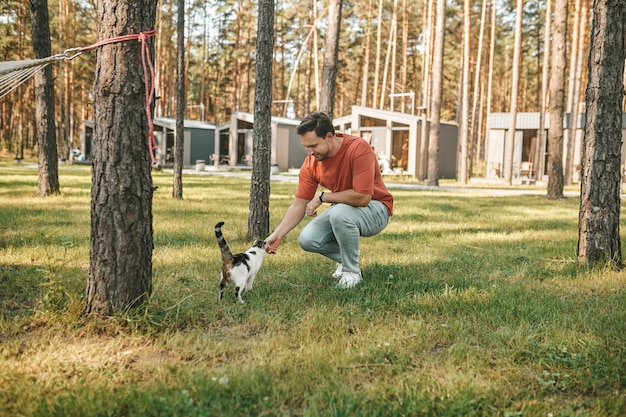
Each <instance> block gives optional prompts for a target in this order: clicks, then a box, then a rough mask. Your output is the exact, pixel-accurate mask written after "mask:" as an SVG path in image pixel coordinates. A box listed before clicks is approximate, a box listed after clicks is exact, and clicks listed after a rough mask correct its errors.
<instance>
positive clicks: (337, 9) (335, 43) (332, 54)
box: [319, 0, 342, 120]
mask: <svg viewBox="0 0 626 417" xmlns="http://www.w3.org/2000/svg"><path fill="white" fill-rule="evenodd" d="M341 6H342V0H331V2H330V5H329V6H328V27H327V28H326V45H325V47H324V63H323V65H322V91H321V93H320V107H319V108H320V111H322V112H324V113H326V114H327V115H328V117H330V120H333V108H334V99H335V84H336V80H337V56H338V54H339V34H340V31H341V30H340V28H341Z"/></svg>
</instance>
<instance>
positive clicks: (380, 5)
mask: <svg viewBox="0 0 626 417" xmlns="http://www.w3.org/2000/svg"><path fill="white" fill-rule="evenodd" d="M382 20H383V0H378V27H377V29H376V64H375V65H374V91H373V93H372V96H373V97H374V101H373V103H372V107H373V108H375V109H376V108H378V101H377V97H378V81H379V74H380V49H381V47H382V39H381V36H382V30H383V23H382Z"/></svg>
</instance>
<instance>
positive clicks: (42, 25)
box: [22, 0, 60, 196]
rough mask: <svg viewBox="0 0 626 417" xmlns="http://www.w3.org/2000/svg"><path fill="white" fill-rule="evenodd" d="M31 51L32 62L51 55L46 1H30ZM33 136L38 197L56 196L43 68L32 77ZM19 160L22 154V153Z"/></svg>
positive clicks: (49, 84)
mask: <svg viewBox="0 0 626 417" xmlns="http://www.w3.org/2000/svg"><path fill="white" fill-rule="evenodd" d="M30 7H31V19H32V35H33V48H34V50H35V58H37V59H41V58H47V57H49V56H50V55H51V49H52V48H51V45H50V23H49V17H48V0H31V2H30ZM35 106H36V117H35V120H36V129H35V132H36V135H37V145H38V148H39V163H38V171H39V187H38V195H40V196H46V195H50V194H57V193H59V192H60V186H59V169H58V166H59V157H58V154H57V141H56V127H55V123H54V81H53V79H52V67H51V66H50V65H47V66H46V67H45V68H43V69H42V70H40V71H38V72H37V73H36V74H35ZM22 157H23V152H22Z"/></svg>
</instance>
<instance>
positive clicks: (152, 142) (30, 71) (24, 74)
mask: <svg viewBox="0 0 626 417" xmlns="http://www.w3.org/2000/svg"><path fill="white" fill-rule="evenodd" d="M155 34H156V29H152V30H148V31H146V32H140V33H135V34H131V35H122V36H116V37H113V38H109V39H103V40H101V41H98V42H96V43H94V44H92V45H89V46H84V47H80V48H71V49H66V50H65V51H64V52H63V53H62V54H58V55H53V56H50V57H48V58H42V59H34V60H30V61H9V62H0V98H2V97H4V96H6V95H7V94H9V93H10V92H11V91H13V90H14V89H16V88H17V87H18V86H19V85H20V84H22V83H24V82H26V81H27V80H28V79H29V78H30V77H32V76H33V75H34V74H35V73H36V72H37V71H39V70H40V69H42V68H44V67H45V66H46V65H48V64H50V63H52V62H54V61H60V60H62V59H65V60H72V59H74V58H76V57H77V56H79V55H81V54H82V53H83V52H87V51H91V50H93V49H96V48H98V47H100V46H104V45H109V44H113V43H118V42H127V41H135V40H136V41H139V42H141V63H142V67H143V76H144V87H145V89H146V117H147V119H148V148H149V151H150V161H151V162H152V164H153V165H154V163H155V161H154V151H155V150H156V149H157V148H158V147H157V144H156V139H155V138H154V124H153V123H152V111H151V110H150V108H151V104H152V100H153V99H154V66H153V65H152V58H151V56H150V48H149V46H148V42H147V40H148V38H150V37H152V36H154V35H155ZM148 75H150V77H148Z"/></svg>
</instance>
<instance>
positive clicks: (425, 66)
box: [417, 0, 439, 181]
mask: <svg viewBox="0 0 626 417" xmlns="http://www.w3.org/2000/svg"><path fill="white" fill-rule="evenodd" d="M434 1H435V0H427V3H428V4H424V10H423V13H424V21H423V23H424V24H422V39H423V42H424V44H423V46H424V53H423V54H422V56H423V60H422V108H421V112H420V113H421V118H422V122H421V125H420V150H419V164H418V167H417V170H418V171H417V178H418V179H419V180H420V181H424V180H425V179H426V178H428V137H429V136H430V133H429V126H428V116H429V114H430V106H431V101H432V100H431V96H430V91H431V88H432V82H431V73H432V65H431V63H432V54H431V53H430V51H431V50H432V45H433V41H432V38H433V37H432V33H433V24H432V20H433V19H432V14H433V7H434V4H433V3H434ZM425 3H426V2H425ZM437 170H439V169H438V168H437Z"/></svg>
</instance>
